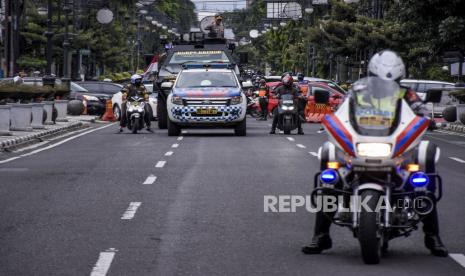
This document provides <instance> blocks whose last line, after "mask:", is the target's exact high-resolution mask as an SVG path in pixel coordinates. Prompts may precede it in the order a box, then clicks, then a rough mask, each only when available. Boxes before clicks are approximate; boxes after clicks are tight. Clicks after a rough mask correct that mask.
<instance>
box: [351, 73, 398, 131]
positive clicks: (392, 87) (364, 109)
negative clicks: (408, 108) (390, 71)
mask: <svg viewBox="0 0 465 276" xmlns="http://www.w3.org/2000/svg"><path fill="white" fill-rule="evenodd" d="M352 89H353V94H352V97H353V98H354V103H355V104H354V114H355V116H354V117H355V123H356V124H357V126H358V128H359V129H360V130H362V134H364V135H376V136H384V135H389V133H390V129H391V127H392V125H393V124H394V119H395V116H396V109H397V103H398V101H399V99H400V98H401V90H400V87H399V85H398V84H397V83H396V82H394V81H386V80H383V79H380V78H378V77H368V78H364V79H361V80H359V81H357V82H356V83H355V84H354V87H353V88H352Z"/></svg>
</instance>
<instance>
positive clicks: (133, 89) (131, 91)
mask: <svg viewBox="0 0 465 276" xmlns="http://www.w3.org/2000/svg"><path fill="white" fill-rule="evenodd" d="M121 92H122V93H123V103H122V110H121V120H120V129H119V131H120V132H123V129H124V127H126V124H127V120H128V119H127V115H126V102H127V100H128V99H129V101H130V99H131V97H133V96H139V97H142V98H144V100H145V101H146V102H147V104H146V105H145V117H144V121H145V126H146V127H147V131H149V132H152V129H151V128H150V125H151V123H150V113H149V112H150V111H149V109H148V100H149V93H148V91H147V89H146V88H145V86H144V85H143V84H142V76H141V75H139V74H135V75H132V76H131V82H130V83H129V84H128V85H126V86H125V87H124V88H123V89H122V90H121Z"/></svg>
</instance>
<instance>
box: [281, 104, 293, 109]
mask: <svg viewBox="0 0 465 276" xmlns="http://www.w3.org/2000/svg"><path fill="white" fill-rule="evenodd" d="M282 109H283V110H294V106H293V105H291V106H288V105H283V106H282Z"/></svg>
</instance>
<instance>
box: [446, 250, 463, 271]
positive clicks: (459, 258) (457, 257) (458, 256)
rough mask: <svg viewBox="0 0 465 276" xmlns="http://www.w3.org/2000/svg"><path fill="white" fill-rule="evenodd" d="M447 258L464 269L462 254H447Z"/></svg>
mask: <svg viewBox="0 0 465 276" xmlns="http://www.w3.org/2000/svg"><path fill="white" fill-rule="evenodd" d="M449 256H450V257H451V258H452V259H453V260H454V261H456V262H457V263H459V264H460V265H461V266H463V267H464V268H465V255H463V254H452V253H451V254H449Z"/></svg>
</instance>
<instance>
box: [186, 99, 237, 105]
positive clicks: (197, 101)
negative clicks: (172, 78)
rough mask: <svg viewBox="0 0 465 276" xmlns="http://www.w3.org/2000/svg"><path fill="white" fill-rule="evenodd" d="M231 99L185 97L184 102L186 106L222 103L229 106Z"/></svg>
mask: <svg viewBox="0 0 465 276" xmlns="http://www.w3.org/2000/svg"><path fill="white" fill-rule="evenodd" d="M229 101H230V100H229V99H225V98H221V99H219V98H215V99H183V100H182V103H183V105H184V106H194V105H195V106H199V105H200V106H203V105H220V106H229V104H230V103H229Z"/></svg>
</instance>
